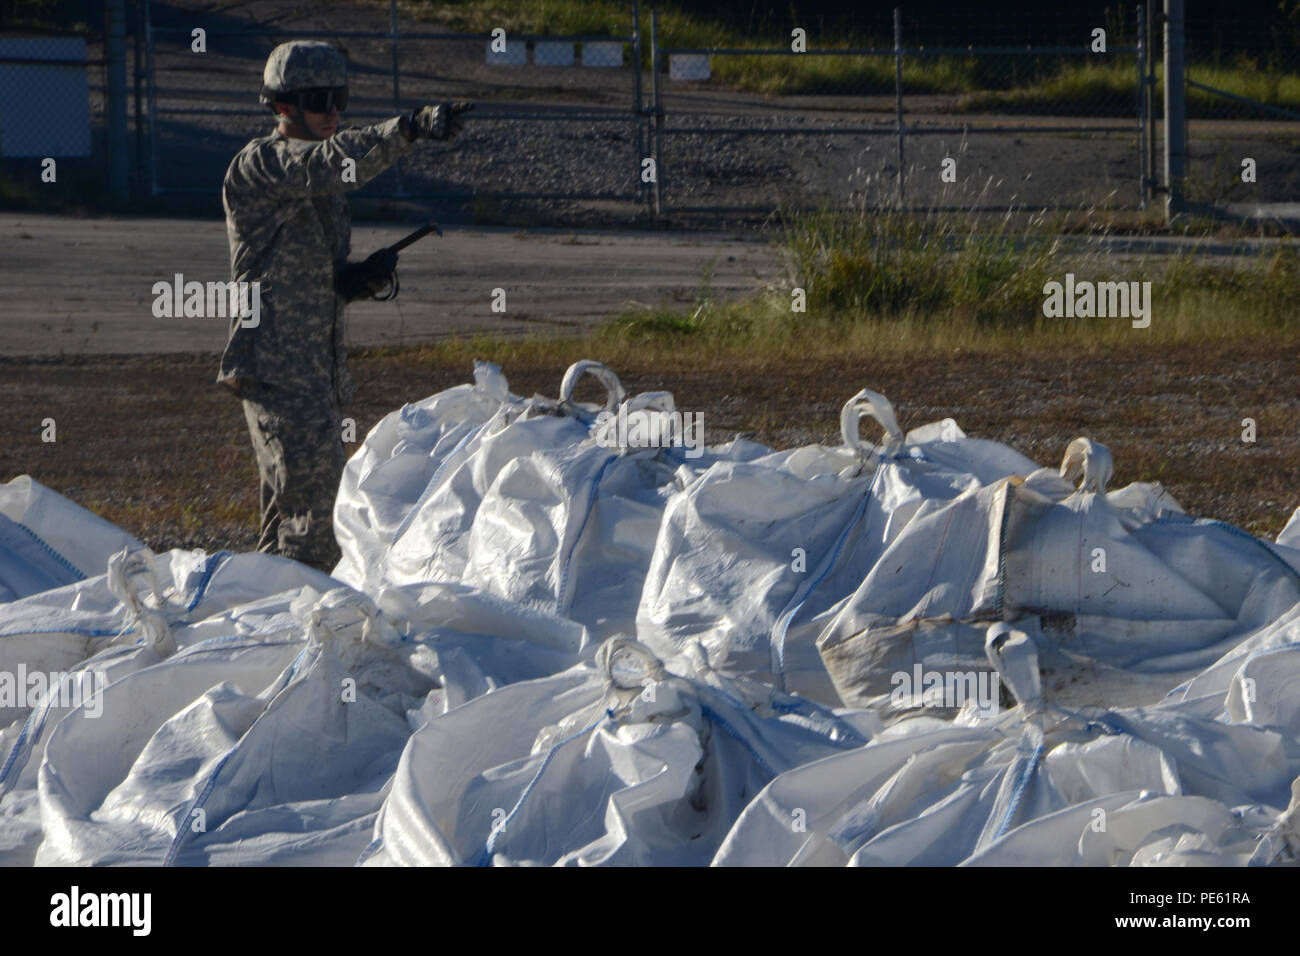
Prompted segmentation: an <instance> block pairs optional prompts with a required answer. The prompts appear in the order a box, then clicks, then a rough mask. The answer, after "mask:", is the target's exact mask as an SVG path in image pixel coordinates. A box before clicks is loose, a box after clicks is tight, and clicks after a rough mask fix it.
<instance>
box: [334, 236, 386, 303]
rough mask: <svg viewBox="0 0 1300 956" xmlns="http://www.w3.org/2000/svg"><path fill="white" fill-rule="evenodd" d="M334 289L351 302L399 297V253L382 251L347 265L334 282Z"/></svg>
mask: <svg viewBox="0 0 1300 956" xmlns="http://www.w3.org/2000/svg"><path fill="white" fill-rule="evenodd" d="M334 288H335V290H336V291H337V292H338V294H339V295H341V296H343V298H345V299H347V300H348V301H349V302H355V301H356V300H357V299H365V298H375V299H380V300H386V299H391V298H393V297H394V296H395V295H397V253H396V252H393V251H392V250H390V249H380V250H379V251H378V252H375V253H371V255H370V256H369V257H368V258H366V259H364V260H362V261H361V262H348V263H345V264H344V265H343V267H342V268H340V269H339V273H338V278H336V279H335V280H334ZM384 293H388V294H387V295H385V294H384Z"/></svg>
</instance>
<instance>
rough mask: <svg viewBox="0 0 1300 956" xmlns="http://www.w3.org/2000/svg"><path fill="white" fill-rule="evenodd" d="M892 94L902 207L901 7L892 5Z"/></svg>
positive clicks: (899, 198) (899, 193)
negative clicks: (894, 101) (896, 116)
mask: <svg viewBox="0 0 1300 956" xmlns="http://www.w3.org/2000/svg"><path fill="white" fill-rule="evenodd" d="M894 96H895V98H896V100H897V101H898V102H897V106H898V208H899V209H902V208H903V137H904V136H906V135H907V134H906V133H905V132H904V130H903V8H902V7H894Z"/></svg>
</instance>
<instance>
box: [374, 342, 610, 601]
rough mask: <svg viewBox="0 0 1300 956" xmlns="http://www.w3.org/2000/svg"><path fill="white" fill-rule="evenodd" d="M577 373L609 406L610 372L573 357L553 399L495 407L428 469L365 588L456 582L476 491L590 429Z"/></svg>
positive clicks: (591, 412) (590, 410)
mask: <svg viewBox="0 0 1300 956" xmlns="http://www.w3.org/2000/svg"><path fill="white" fill-rule="evenodd" d="M582 374H591V375H593V377H596V378H597V379H598V380H600V381H601V382H602V384H604V385H605V386H606V388H607V390H608V400H607V403H606V406H605V407H606V410H607V411H612V410H614V409H617V407H618V403H619V402H621V401H622V399H623V394H624V393H623V388H622V386H621V385H620V384H618V380H617V378H616V377H615V376H614V375H613V373H612V372H610V371H609V370H608V369H606V368H605V367H604V366H603V365H600V364H599V363H596V362H579V363H576V364H575V365H574V366H573V367H571V368H570V370H569V371H568V372H567V373H566V375H565V379H564V381H563V383H562V384H561V394H560V400H559V402H553V401H550V400H548V399H544V398H541V397H534V398H532V399H529V400H528V401H526V402H524V403H523V404H522V405H521V406H518V407H516V406H513V405H512V406H510V407H508V408H507V407H503V408H499V409H498V411H497V413H496V414H494V415H493V417H492V418H491V419H490V420H489V421H488V422H486V423H485V424H484V425H483V426H482V427H480V428H479V429H478V430H477V431H475V432H473V433H472V434H470V435H469V436H468V438H467V440H466V441H464V442H461V443H459V444H458V445H457V447H456V448H455V449H454V450H453V451H452V452H450V453H449V454H448V455H447V457H446V458H445V459H444V460H443V461H442V462H441V463H440V465H439V467H438V468H437V469H436V470H435V473H434V475H433V476H432V477H431V479H430V480H429V482H428V483H427V485H426V487H425V489H424V491H423V492H422V494H421V495H420V499H419V501H418V502H417V503H416V504H415V506H414V507H413V508H412V509H411V511H410V512H409V513H408V514H407V515H406V517H405V518H404V519H403V520H402V522H401V524H400V525H399V527H398V528H397V529H396V530H395V532H394V535H393V539H392V541H391V542H390V543H389V545H388V547H387V549H386V550H385V551H384V553H383V554H382V555H381V556H380V558H379V560H378V561H377V562H375V570H374V572H373V574H371V576H370V577H369V578H368V579H367V583H368V586H369V587H370V588H371V589H372V590H373V588H374V587H375V586H377V585H378V584H379V583H380V582H387V583H392V584H411V583H417V582H423V581H460V580H462V578H463V575H464V571H465V565H466V562H467V561H468V560H469V534H470V532H471V530H472V529H473V526H474V521H475V518H476V517H477V515H478V511H479V508H480V506H481V505H482V503H483V498H484V496H485V495H486V494H487V493H488V491H489V489H490V488H491V487H492V484H493V483H494V482H495V481H496V479H497V476H498V475H499V474H500V473H501V471H502V470H503V469H504V468H506V467H507V466H508V465H510V464H511V462H513V461H514V460H515V459H517V458H521V457H523V458H526V457H527V456H529V455H531V454H532V453H533V452H535V451H538V450H540V449H544V448H564V447H568V446H572V445H576V444H578V443H580V442H582V441H583V440H584V439H586V438H587V437H588V435H589V434H590V429H591V426H592V425H593V424H594V423H595V416H596V413H597V411H599V409H598V408H597V407H595V406H591V405H586V404H583V403H578V402H575V401H573V399H572V396H573V389H574V388H575V386H576V383H577V381H578V379H579V378H580V377H581V375H582Z"/></svg>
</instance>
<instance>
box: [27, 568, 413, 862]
mask: <svg viewBox="0 0 1300 956" xmlns="http://www.w3.org/2000/svg"><path fill="white" fill-rule="evenodd" d="M293 612H294V616H295V617H296V618H297V622H296V623H297V626H296V627H293V628H288V629H285V630H282V631H281V632H279V633H278V634H263V635H260V636H258V637H256V638H235V639H227V640H223V639H215V640H210V641H206V642H203V643H201V644H199V645H196V646H193V647H189V648H186V649H184V650H182V651H180V652H178V653H177V654H175V655H173V656H171V657H169V658H168V659H167V660H165V661H162V662H160V663H158V664H155V665H153V666H151V667H147V668H145V669H143V670H140V671H137V672H135V673H133V674H130V675H127V676H126V677H124V678H122V679H121V680H119V681H116V682H114V683H113V684H111V685H110V686H109V687H108V688H107V689H106V690H105V691H104V693H103V696H104V701H103V708H102V715H101V717H100V719H95V718H94V717H92V716H91V715H90V714H89V713H88V712H87V711H86V710H85V708H82V709H79V710H77V711H74V712H73V713H71V714H69V715H68V716H67V717H66V718H65V719H64V720H63V721H62V722H60V723H59V725H58V727H57V728H56V729H55V731H54V732H53V734H52V735H51V738H50V741H49V743H48V745H47V747H46V753H45V760H44V762H43V764H42V767H41V771H40V775H39V793H40V805H41V818H42V823H43V826H44V839H43V841H42V843H41V845H40V848H39V849H38V851H37V855H36V862H37V863H38V864H42V865H66V864H70V863H78V864H87V863H90V864H99V865H104V864H123V863H136V864H154V865H157V864H165V865H171V864H254V865H267V864H282V863H294V864H303V863H313V864H335V865H337V864H339V863H343V862H351V861H352V860H353V859H355V858H356V855H357V854H358V853H359V852H360V850H361V849H362V848H363V847H364V846H365V844H366V843H367V841H368V840H369V831H370V829H371V827H372V825H373V820H374V814H375V813H376V812H377V810H378V808H379V805H380V802H381V800H382V793H383V790H384V786H385V784H386V783H387V780H388V778H389V776H391V774H392V771H393V769H394V768H395V767H396V763H397V758H398V755H399V754H400V752H401V749H402V746H403V745H404V744H405V742H406V739H407V737H408V735H409V733H410V727H409V725H408V722H407V713H408V712H414V711H416V710H418V707H419V705H420V704H421V703H422V701H423V699H424V697H425V695H427V693H428V692H429V691H430V690H431V689H433V688H434V687H436V686H437V680H436V675H435V674H434V673H433V672H432V669H431V659H430V658H429V656H428V655H427V653H426V652H425V649H423V648H422V647H420V646H419V645H418V644H416V645H412V644H408V643H404V642H402V640H401V638H400V637H399V636H398V635H397V634H396V632H395V631H393V629H392V628H390V627H389V626H388V625H387V623H386V622H385V621H384V620H383V617H382V615H380V614H379V613H378V611H377V609H376V608H375V607H374V606H373V604H372V603H371V602H370V601H369V600H368V599H367V598H365V596H364V595H361V594H360V593H359V592H356V591H352V590H350V589H346V588H338V589H335V590H332V591H330V592H329V593H327V594H325V595H323V596H322V595H317V594H315V593H314V592H313V591H312V590H311V589H307V588H304V589H303V590H302V591H301V592H300V593H299V594H298V595H297V597H296V599H295V602H294V608H293ZM421 655H423V657H424V660H421Z"/></svg>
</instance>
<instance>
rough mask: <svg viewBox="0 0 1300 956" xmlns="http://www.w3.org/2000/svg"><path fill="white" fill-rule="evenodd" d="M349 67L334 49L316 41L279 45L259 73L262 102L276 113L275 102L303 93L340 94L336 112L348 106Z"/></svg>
mask: <svg viewBox="0 0 1300 956" xmlns="http://www.w3.org/2000/svg"><path fill="white" fill-rule="evenodd" d="M347 85H348V64H347V61H346V60H345V59H343V54H342V53H340V52H339V51H338V49H336V48H335V47H333V46H331V45H330V44H328V43H323V42H321V41H319V40H293V41H291V42H289V43H281V44H280V45H279V46H277V47H276V48H275V49H274V50H272V51H271V55H270V56H268V57H267V58H266V69H264V70H263V71H262V92H261V97H260V99H261V101H262V105H263V106H268V107H270V108H271V109H275V103H276V101H277V100H281V101H283V100H285V99H289V98H290V97H288V96H287V94H291V93H301V92H303V91H305V90H324V89H332V90H336V91H342V102H340V103H339V108H340V109H343V108H344V107H345V106H346V105H347V100H346V96H347Z"/></svg>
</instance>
